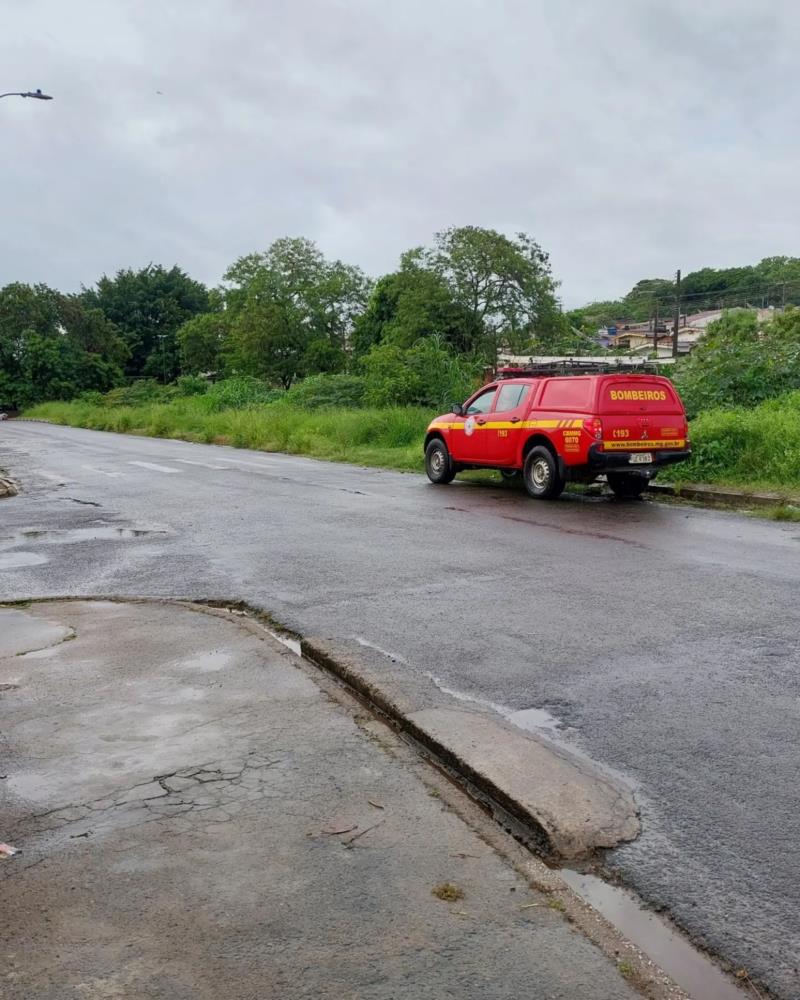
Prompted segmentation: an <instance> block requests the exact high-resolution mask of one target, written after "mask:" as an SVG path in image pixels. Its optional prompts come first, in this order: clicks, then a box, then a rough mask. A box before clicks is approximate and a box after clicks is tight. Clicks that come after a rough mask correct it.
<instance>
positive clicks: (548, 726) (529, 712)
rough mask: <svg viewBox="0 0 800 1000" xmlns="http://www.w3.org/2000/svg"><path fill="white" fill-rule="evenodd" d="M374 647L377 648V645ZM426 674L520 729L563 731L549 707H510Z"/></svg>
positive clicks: (453, 694)
mask: <svg viewBox="0 0 800 1000" xmlns="http://www.w3.org/2000/svg"><path fill="white" fill-rule="evenodd" d="M374 648H376V649H377V647H374ZM425 676H426V677H428V678H429V679H430V680H432V681H433V683H434V684H435V685H436V687H437V688H439V690H440V691H441V692H442V694H449V695H450V696H451V697H452V698H455V699H456V700H457V701H466V702H469V703H470V704H472V705H482V706H483V707H484V708H491V709H492V711H493V712H497V714H498V715H502V717H503V718H504V719H505V720H506V722H510V723H512V725H515V726H517V727H518V728H519V729H524V730H526V731H527V732H529V733H541V732H545V733H549V734H550V735H551V736H555V735H558V734H559V733H560V732H561V729H562V726H563V723H562V722H561V720H560V719H557V718H556V717H555V716H554V715H552V714H551V713H550V712H548V711H547V709H544V708H523V709H514V708H509V707H508V706H507V705H498V703H497V702H496V701H490V700H489V699H488V698H480V697H478V695H474V694H467V693H466V692H465V691H457V690H456V689H455V688H451V687H447V685H446V684H443V683H442V681H440V680H439V678H438V677H436V676H435V675H434V674H431V673H429V672H427V671H426V672H425Z"/></svg>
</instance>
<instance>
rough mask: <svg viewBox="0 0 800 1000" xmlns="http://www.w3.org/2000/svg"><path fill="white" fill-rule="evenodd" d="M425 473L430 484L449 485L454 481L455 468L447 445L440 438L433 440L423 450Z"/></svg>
mask: <svg viewBox="0 0 800 1000" xmlns="http://www.w3.org/2000/svg"><path fill="white" fill-rule="evenodd" d="M425 471H426V472H427V474H428V479H430V481H431V482H432V483H436V484H437V486H438V485H439V484H442V485H444V484H446V483H451V482H452V481H453V479H455V475H456V467H455V465H454V464H453V459H452V458H451V457H450V452H449V451H448V450H447V445H446V444H445V443H444V441H442V439H441V438H434V439H433V441H431V442H430V444H429V445H428V447H427V448H426V449H425Z"/></svg>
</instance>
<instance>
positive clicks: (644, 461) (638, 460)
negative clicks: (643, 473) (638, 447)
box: [630, 451, 653, 465]
mask: <svg viewBox="0 0 800 1000" xmlns="http://www.w3.org/2000/svg"><path fill="white" fill-rule="evenodd" d="M652 461H653V453H652V452H651V451H637V452H636V454H635V455H631V458H630V463H631V465H649V464H650V463H651V462H652Z"/></svg>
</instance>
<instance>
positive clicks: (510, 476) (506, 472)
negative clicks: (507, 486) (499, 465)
mask: <svg viewBox="0 0 800 1000" xmlns="http://www.w3.org/2000/svg"><path fill="white" fill-rule="evenodd" d="M519 475H520V473H519V469H501V470H500V476H501V477H502V478H503V479H504V480H505V481H506V482H507V483H515V482H516V481H517V480H518V479H519Z"/></svg>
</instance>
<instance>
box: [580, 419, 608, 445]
mask: <svg viewBox="0 0 800 1000" xmlns="http://www.w3.org/2000/svg"><path fill="white" fill-rule="evenodd" d="M583 429H584V430H585V431H588V432H589V434H591V435H592V437H593V438H594V439H595V441H602V440H603V421H602V420H601V419H600V417H593V418H592V419H591V420H590V419H589V418H588V417H587V418H586V420H584V422H583Z"/></svg>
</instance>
